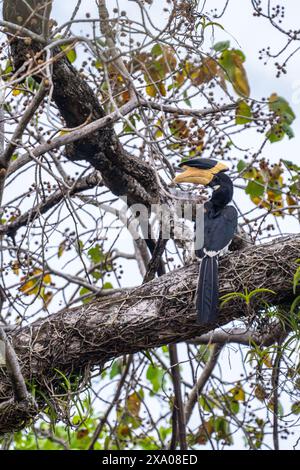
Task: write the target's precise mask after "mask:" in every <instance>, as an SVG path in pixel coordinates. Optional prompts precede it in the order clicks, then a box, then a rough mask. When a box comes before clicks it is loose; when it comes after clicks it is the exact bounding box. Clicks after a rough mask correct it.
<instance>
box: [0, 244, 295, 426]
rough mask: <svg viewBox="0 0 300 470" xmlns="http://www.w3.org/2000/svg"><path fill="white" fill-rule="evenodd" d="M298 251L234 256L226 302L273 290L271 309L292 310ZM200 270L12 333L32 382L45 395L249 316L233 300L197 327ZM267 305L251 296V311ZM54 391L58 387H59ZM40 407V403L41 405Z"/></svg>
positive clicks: (0, 419) (226, 268)
mask: <svg viewBox="0 0 300 470" xmlns="http://www.w3.org/2000/svg"><path fill="white" fill-rule="evenodd" d="M299 250H300V236H299V235H298V236H293V237H287V238H281V239H279V240H278V241H276V242H274V243H270V244H266V245H259V246H254V247H251V248H249V249H246V250H243V251H240V252H234V253H231V254H229V255H227V256H226V257H224V258H223V259H222V260H221V262H220V295H224V294H228V293H231V292H243V291H244V289H245V288H246V287H247V288H248V290H249V291H253V290H254V289H256V288H258V287H263V288H268V289H272V290H273V291H275V292H276V294H275V295H274V294H265V295H264V297H263V300H264V301H268V302H269V303H270V304H273V305H276V304H283V303H289V302H291V300H292V299H293V298H294V294H293V289H292V278H293V274H294V271H295V269H296V263H295V260H296V259H297V257H298V253H299ZM197 277H198V265H197V264H193V265H191V266H188V267H184V268H181V269H178V270H175V271H173V272H171V273H168V274H166V275H164V276H162V277H160V278H156V279H154V280H153V281H151V282H149V283H147V284H144V285H142V286H140V287H138V288H135V289H125V290H124V292H120V293H116V294H113V295H110V296H107V297H105V298H101V299H98V300H96V301H94V302H92V303H90V304H88V305H81V306H79V307H76V308H73V309H66V310H63V311H61V312H58V313H56V314H53V315H51V316H49V317H47V318H45V319H40V320H38V321H36V322H34V323H33V324H32V325H30V326H28V327H25V328H22V329H21V330H19V331H14V332H12V333H11V339H12V343H13V346H14V348H15V351H16V353H17V355H18V357H19V360H20V361H21V364H22V373H23V376H24V378H25V379H26V380H33V379H34V381H35V383H36V384H39V385H38V386H39V387H40V388H41V389H43V390H44V391H45V390H46V389H47V386H49V384H50V383H51V384H52V386H53V387H55V386H57V385H58V384H59V379H60V375H59V374H58V373H57V372H55V369H56V370H60V371H62V372H64V373H68V372H71V371H73V373H77V374H81V372H82V370H83V369H84V368H86V367H87V366H88V367H91V366H93V365H94V366H95V365H99V364H104V363H105V362H106V361H108V360H110V359H112V358H115V357H118V356H120V355H123V354H130V353H135V352H138V351H141V350H143V349H146V348H152V347H158V346H161V345H163V344H167V343H175V342H180V341H187V340H189V339H192V338H194V337H195V336H200V335H201V334H204V333H207V332H208V331H210V330H211V329H212V328H213V327H216V326H222V325H224V324H226V323H227V322H229V321H231V320H233V319H234V318H240V317H243V316H245V315H246V314H250V313H251V309H245V305H244V304H243V303H242V302H241V301H239V300H234V301H232V302H229V303H227V304H225V306H224V308H222V310H221V311H220V314H219V319H218V324H215V325H207V326H199V325H197V323H196V315H195V309H194V294H195V288H196V282H197ZM262 305H264V303H263V302H262V297H261V295H260V296H254V297H253V312H257V309H258V308H259V306H262ZM55 384H56V385H55ZM11 393H12V391H11V388H10V384H9V381H8V380H7V379H6V378H5V376H1V377H0V400H2V401H5V400H7V399H9V398H10V397H11ZM41 406H42V404H41ZM22 426H24V416H22V420H21V421H20V420H18V419H17V417H15V419H14V421H13V422H12V421H11V420H10V421H9V423H8V422H7V421H6V415H5V414H2V415H1V416H0V432H7V431H8V428H10V429H17V428H19V427H22Z"/></svg>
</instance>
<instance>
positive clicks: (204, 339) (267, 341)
mask: <svg viewBox="0 0 300 470" xmlns="http://www.w3.org/2000/svg"><path fill="white" fill-rule="evenodd" d="M282 331H283V330H282V324H280V323H278V324H275V325H272V331H271V332H268V333H265V334H260V333H258V332H257V331H254V330H246V329H243V328H232V329H230V330H216V331H212V332H209V333H205V334H204V335H201V336H199V337H197V338H194V339H193V340H191V341H189V343H191V344H227V343H236V344H241V345H244V346H251V344H256V345H257V346H266V347H267V346H271V345H272V344H274V342H276V340H278V339H279V338H280V337H281V335H282Z"/></svg>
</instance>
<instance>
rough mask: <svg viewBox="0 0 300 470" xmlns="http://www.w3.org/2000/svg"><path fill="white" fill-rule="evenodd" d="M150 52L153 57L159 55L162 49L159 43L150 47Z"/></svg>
mask: <svg viewBox="0 0 300 470" xmlns="http://www.w3.org/2000/svg"><path fill="white" fill-rule="evenodd" d="M151 54H152V55H153V56H154V57H159V56H160V55H162V54H163V50H162V48H161V45H160V44H155V45H154V46H153V47H152V49H151Z"/></svg>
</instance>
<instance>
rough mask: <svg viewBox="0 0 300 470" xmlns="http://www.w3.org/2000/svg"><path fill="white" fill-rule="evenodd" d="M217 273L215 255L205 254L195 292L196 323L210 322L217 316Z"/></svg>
mask: <svg viewBox="0 0 300 470" xmlns="http://www.w3.org/2000/svg"><path fill="white" fill-rule="evenodd" d="M218 298H219V275H218V258H217V256H213V257H210V256H205V257H204V258H203V259H202V261H201V264H200V270H199V278H198V287H197V293H196V310H197V321H198V323H202V324H204V323H211V322H214V321H215V320H216V318H217V314H218V311H217V307H218Z"/></svg>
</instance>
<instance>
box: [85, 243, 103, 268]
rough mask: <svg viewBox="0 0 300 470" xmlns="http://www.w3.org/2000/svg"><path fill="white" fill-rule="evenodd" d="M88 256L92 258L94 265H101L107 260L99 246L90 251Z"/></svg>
mask: <svg viewBox="0 0 300 470" xmlns="http://www.w3.org/2000/svg"><path fill="white" fill-rule="evenodd" d="M88 256H89V258H91V260H92V262H93V263H94V264H98V263H101V261H104V260H105V255H104V253H103V251H102V248H101V247H100V245H98V244H97V245H95V246H93V248H90V249H89V251H88Z"/></svg>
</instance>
